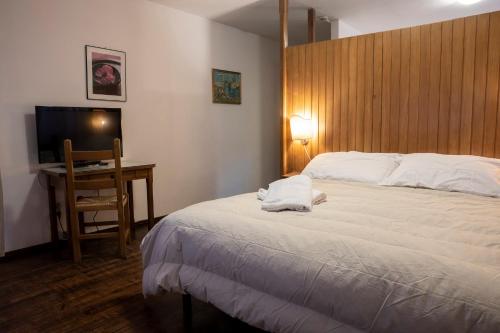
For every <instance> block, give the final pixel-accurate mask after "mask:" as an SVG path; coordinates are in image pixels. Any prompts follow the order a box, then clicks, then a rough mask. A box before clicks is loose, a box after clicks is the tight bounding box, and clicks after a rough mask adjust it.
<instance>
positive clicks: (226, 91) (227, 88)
mask: <svg viewBox="0 0 500 333" xmlns="http://www.w3.org/2000/svg"><path fill="white" fill-rule="evenodd" d="M212 102H213V103H221V104H241V73H238V72H230V71H224V70H221V69H215V68H213V69H212Z"/></svg>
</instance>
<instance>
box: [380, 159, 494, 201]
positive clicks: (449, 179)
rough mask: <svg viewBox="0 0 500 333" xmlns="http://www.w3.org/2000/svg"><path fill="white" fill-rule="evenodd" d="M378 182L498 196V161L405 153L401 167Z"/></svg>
mask: <svg viewBox="0 0 500 333" xmlns="http://www.w3.org/2000/svg"><path fill="white" fill-rule="evenodd" d="M380 185H390V186H410V187H424V188H430V189H435V190H442V191H455V192H464V193H472V194H479V195H485V196H491V197H500V160H498V159H494V158H486V157H480V156H470V155H441V154H409V155H404V156H403V159H402V161H401V164H400V166H399V167H398V168H397V169H396V170H394V172H393V173H392V174H391V175H390V176H389V177H388V178H387V179H385V180H383V181H382V182H380Z"/></svg>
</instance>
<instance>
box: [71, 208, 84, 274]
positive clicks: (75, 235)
mask: <svg viewBox="0 0 500 333" xmlns="http://www.w3.org/2000/svg"><path fill="white" fill-rule="evenodd" d="M77 214H78V213H77V212H73V213H70V214H69V215H70V216H69V220H70V224H71V245H72V246H73V261H74V262H75V263H77V264H79V263H81V262H82V252H81V248H80V225H79V224H80V223H79V220H78V215H77Z"/></svg>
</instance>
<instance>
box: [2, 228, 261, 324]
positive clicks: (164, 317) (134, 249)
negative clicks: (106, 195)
mask: <svg viewBox="0 0 500 333" xmlns="http://www.w3.org/2000/svg"><path fill="white" fill-rule="evenodd" d="M142 234H144V232H143V233H142ZM116 250H117V243H116V241H115V240H111V239H110V240H95V241H88V243H86V244H85V247H84V250H83V253H84V259H83V263H82V264H81V265H75V264H73V263H72V261H71V260H70V258H69V252H68V251H67V250H66V249H63V250H57V251H44V252H42V253H38V254H30V255H23V256H22V257H15V258H11V259H6V260H2V261H0V332H169V333H170V332H248V333H257V332H262V331H260V330H258V329H255V328H252V327H250V326H248V325H246V324H244V323H242V322H241V321H239V320H236V319H233V318H231V317H229V316H227V315H225V314H224V313H222V312H221V311H219V310H218V309H216V308H215V307H213V306H211V305H209V304H205V303H203V302H199V301H196V300H194V299H193V320H192V328H191V329H187V328H185V327H184V325H183V321H182V301H181V296H180V295H176V294H166V295H163V296H161V297H154V298H151V299H147V300H145V299H144V298H143V296H142V293H141V276H142V262H141V255H140V251H139V240H137V241H134V242H132V244H131V245H130V246H129V256H128V258H127V260H123V259H119V258H117V257H116V256H115V254H116Z"/></svg>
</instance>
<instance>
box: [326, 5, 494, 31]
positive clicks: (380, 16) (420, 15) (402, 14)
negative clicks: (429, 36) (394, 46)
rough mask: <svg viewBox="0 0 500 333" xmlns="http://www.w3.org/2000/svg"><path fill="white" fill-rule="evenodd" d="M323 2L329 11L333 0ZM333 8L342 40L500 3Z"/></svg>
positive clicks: (485, 9)
mask: <svg viewBox="0 0 500 333" xmlns="http://www.w3.org/2000/svg"><path fill="white" fill-rule="evenodd" d="M323 3H324V5H323V7H324V8H328V5H329V4H331V0H319V4H320V5H322V4H323ZM334 7H335V8H333V7H332V9H331V13H330V14H331V16H334V17H337V18H338V37H339V38H343V37H350V36H356V35H363V34H369V33H373V32H380V31H387V30H392V29H401V28H407V27H410V26H417V25H422V24H428V23H434V22H441V21H446V20H451V19H455V18H459V17H464V16H471V15H478V14H482V13H488V12H493V11H498V10H500V0H481V1H479V2H477V3H475V4H471V5H464V4H462V3H460V1H457V0H418V1H415V0H384V1H371V0H358V1H344V2H339V3H338V4H337V6H334ZM327 12H328V11H327ZM332 38H333V37H332Z"/></svg>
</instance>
